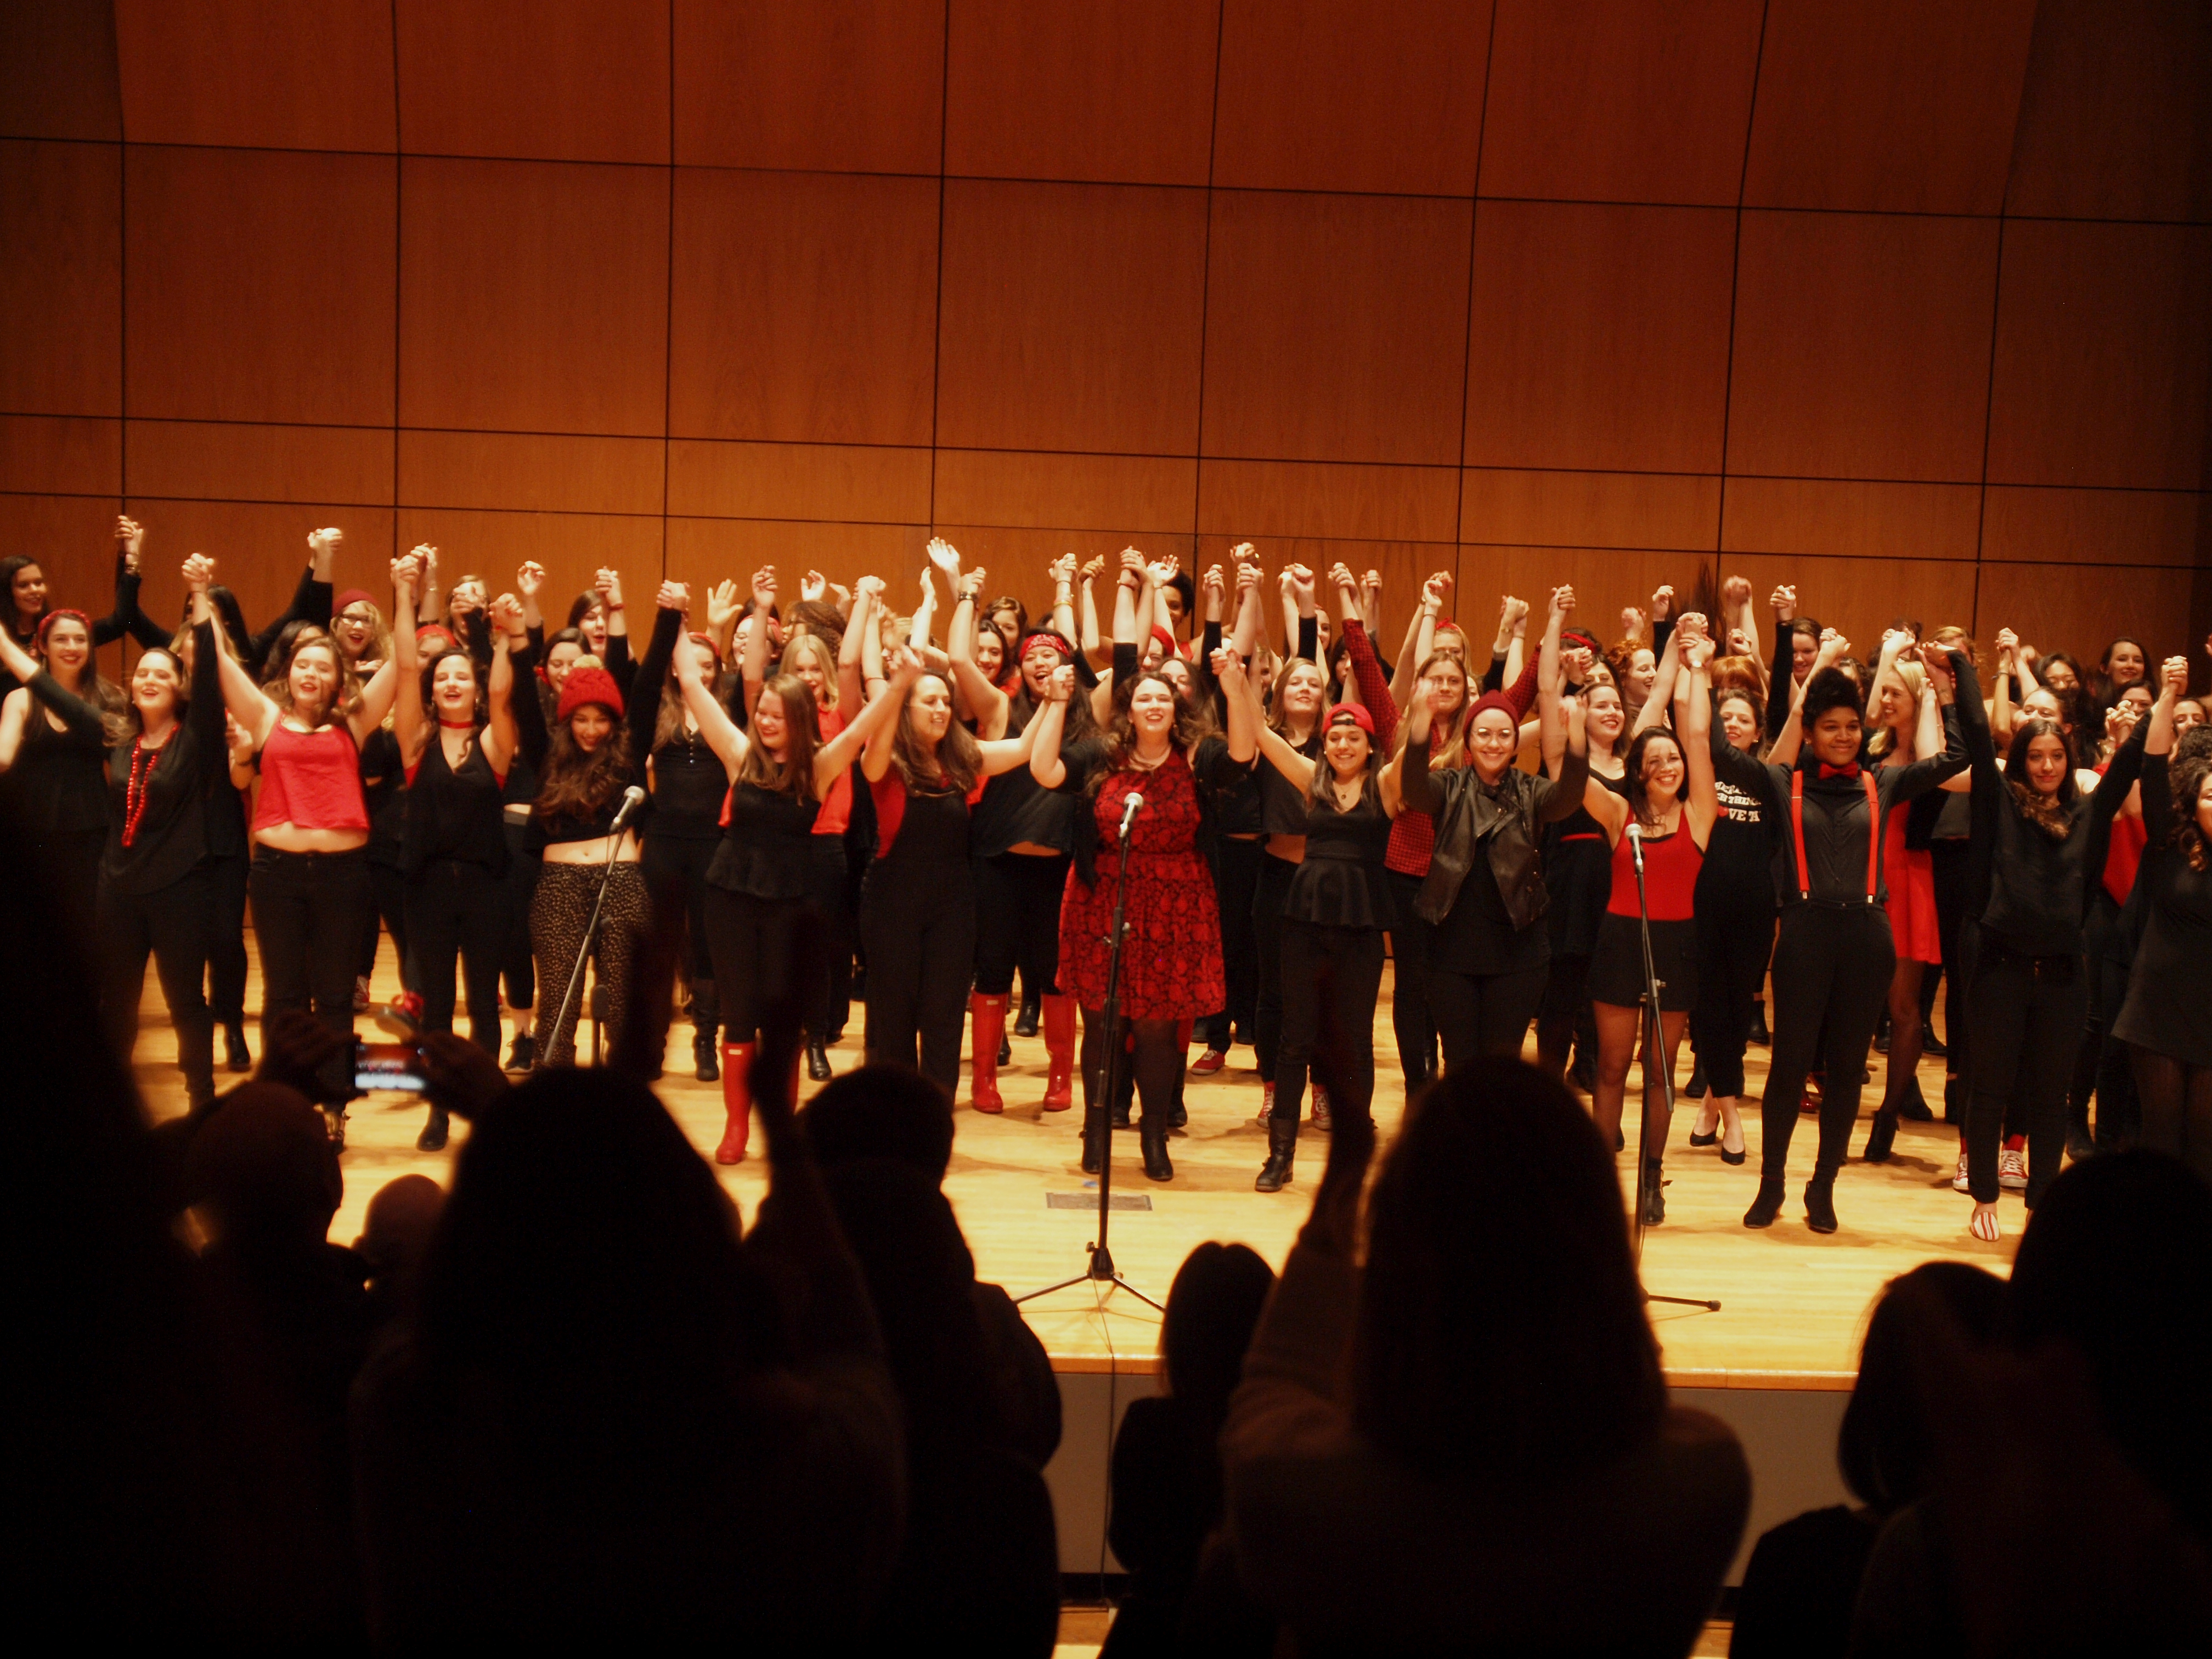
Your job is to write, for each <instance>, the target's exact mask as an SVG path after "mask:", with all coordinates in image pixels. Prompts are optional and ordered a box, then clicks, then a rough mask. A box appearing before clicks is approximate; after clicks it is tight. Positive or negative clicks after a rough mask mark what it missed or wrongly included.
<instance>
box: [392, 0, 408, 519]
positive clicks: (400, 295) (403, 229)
mask: <svg viewBox="0 0 2212 1659" xmlns="http://www.w3.org/2000/svg"><path fill="white" fill-rule="evenodd" d="M406 240H407V149H406V145H405V144H404V143H403V142H402V141H401V137H400V131H399V0H392V557H393V558H395V559H396V558H398V556H399V509H400V501H399V376H400V373H401V370H402V368H403V361H402V358H401V356H400V341H401V339H402V337H403V332H402V331H403V329H404V323H403V321H402V319H403V318H404V315H405V313H404V312H403V311H402V309H401V307H402V306H403V305H404V304H405V302H406V298H407V296H406V294H405V292H404V280H405V276H406V268H405V266H404V264H402V263H401V255H402V253H403V252H404V247H405V244H406Z"/></svg>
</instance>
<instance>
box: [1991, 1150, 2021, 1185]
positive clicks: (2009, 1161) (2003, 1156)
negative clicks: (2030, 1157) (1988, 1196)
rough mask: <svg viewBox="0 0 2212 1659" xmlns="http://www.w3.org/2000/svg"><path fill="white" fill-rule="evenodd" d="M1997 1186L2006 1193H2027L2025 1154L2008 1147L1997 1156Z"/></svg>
mask: <svg viewBox="0 0 2212 1659" xmlns="http://www.w3.org/2000/svg"><path fill="white" fill-rule="evenodd" d="M1997 1185H1998V1186H2000V1187H2002V1188H2005V1189H2006V1190H2007V1191H2008V1192H2015V1193H2018V1192H2025V1191H2027V1154H2025V1153H2023V1152H2019V1151H2017V1150H2016V1149H2015V1148H2013V1147H2010V1146H2008V1147H2006V1148H2005V1149H2004V1150H2003V1151H2002V1152H1999V1153H1998V1154H1997Z"/></svg>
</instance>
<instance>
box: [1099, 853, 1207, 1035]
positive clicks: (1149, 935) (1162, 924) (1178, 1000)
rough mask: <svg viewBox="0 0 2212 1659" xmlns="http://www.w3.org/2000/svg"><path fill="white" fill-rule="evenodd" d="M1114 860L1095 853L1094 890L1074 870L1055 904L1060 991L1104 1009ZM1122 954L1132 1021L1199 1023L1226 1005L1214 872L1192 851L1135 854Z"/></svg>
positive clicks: (1124, 998)
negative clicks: (1187, 1020)
mask: <svg viewBox="0 0 2212 1659" xmlns="http://www.w3.org/2000/svg"><path fill="white" fill-rule="evenodd" d="M1119 867H1120V860H1119V857H1118V855H1117V854H1113V853H1109V852H1102V853H1100V854H1098V884H1097V886H1095V887H1085V885H1084V884H1083V878H1082V877H1081V876H1079V875H1078V874H1077V873H1076V872H1075V871H1074V870H1073V869H1070V870H1069V871H1068V872H1067V889H1066V893H1065V894H1064V895H1063V896H1061V899H1060V989H1061V990H1063V991H1065V992H1066V993H1067V994H1068V995H1070V996H1072V997H1073V998H1074V999H1075V1000H1076V1001H1077V1002H1079V1004H1081V1005H1082V1006H1084V1007H1085V1008H1094V1009H1095V1008H1103V1007H1104V1006H1106V962H1107V953H1106V936H1107V933H1109V930H1110V929H1111V928H1112V927H1113V924H1114V884H1115V876H1116V874H1117V873H1118V871H1119ZM1125 919H1126V920H1127V922H1128V924H1129V934H1128V939H1127V942H1126V943H1125V944H1124V945H1122V947H1121V1012H1122V1013H1123V1014H1125V1015H1126V1016H1127V1017H1128V1018H1131V1019H1199V1018H1203V1017H1205V1016H1206V1015H1207V1014H1211V1013H1213V1012H1217V1011H1218V1009H1220V1008H1221V1006H1223V1004H1224V1003H1225V1001H1226V1000H1227V996H1226V994H1225V992H1224V991H1223V989H1222V975H1221V911H1220V907H1219V905H1218V902H1217V901H1216V899H1215V897H1214V892H1213V872H1212V871H1211V870H1209V869H1207V868H1206V860H1204V859H1203V858H1201V857H1200V855H1199V854H1197V853H1196V852H1195V851H1188V850H1187V851H1183V852H1179V853H1143V852H1139V853H1137V854H1133V856H1132V858H1131V860H1130V865H1129V897H1128V908H1127V915H1126V918H1125Z"/></svg>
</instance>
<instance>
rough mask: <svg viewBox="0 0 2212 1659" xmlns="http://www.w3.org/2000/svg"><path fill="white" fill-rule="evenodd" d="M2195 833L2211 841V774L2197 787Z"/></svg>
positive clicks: (2208, 773)
mask: <svg viewBox="0 0 2212 1659" xmlns="http://www.w3.org/2000/svg"><path fill="white" fill-rule="evenodd" d="M2197 834H2198V835H2200V836H2203V837H2204V838H2205V839H2206V840H2208V841H2212V772H2207V773H2206V774H2205V775H2204V781H2203V782H2202V783H2200V784H2198V785H2197Z"/></svg>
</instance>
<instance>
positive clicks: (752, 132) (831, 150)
mask: <svg viewBox="0 0 2212 1659" xmlns="http://www.w3.org/2000/svg"><path fill="white" fill-rule="evenodd" d="M675 18H676V23H675V28H676V40H675V64H676V92H675V95H676V122H675V125H676V159H677V160H678V161H679V162H683V163H684V164H686V165H689V166H697V167H818V168H825V169H829V170H831V171H841V172H854V173H935V172H936V171H937V168H938V162H939V157H940V156H941V155H942V154H943V143H942V140H943V136H944V108H945V0H762V3H758V4H750V5H743V6H733V5H730V4H728V3H727V0H675Z"/></svg>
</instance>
